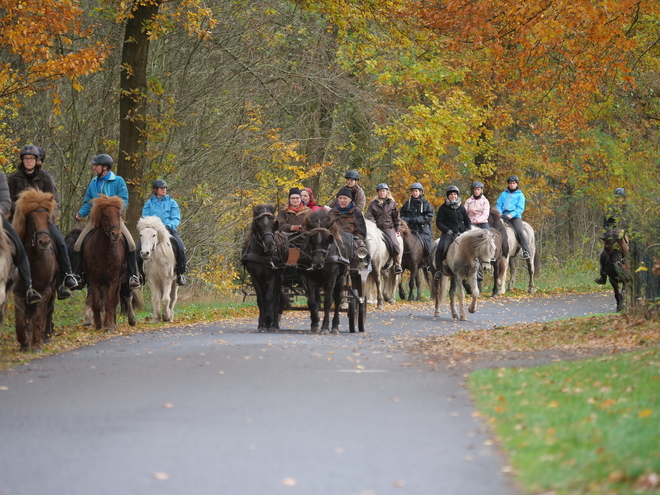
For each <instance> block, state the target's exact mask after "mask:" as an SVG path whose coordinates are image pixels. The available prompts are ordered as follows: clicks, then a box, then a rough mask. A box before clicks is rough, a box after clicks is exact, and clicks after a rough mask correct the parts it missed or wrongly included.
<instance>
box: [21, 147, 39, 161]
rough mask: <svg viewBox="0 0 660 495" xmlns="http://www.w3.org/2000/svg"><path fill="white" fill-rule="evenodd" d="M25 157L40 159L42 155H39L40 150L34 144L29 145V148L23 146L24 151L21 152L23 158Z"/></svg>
mask: <svg viewBox="0 0 660 495" xmlns="http://www.w3.org/2000/svg"><path fill="white" fill-rule="evenodd" d="M25 155H34V157H35V158H40V155H41V153H39V148H37V147H36V146H34V145H33V144H28V145H27V146H23V149H22V150H21V158H23V157H24V156H25Z"/></svg>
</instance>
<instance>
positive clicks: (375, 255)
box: [364, 218, 403, 309]
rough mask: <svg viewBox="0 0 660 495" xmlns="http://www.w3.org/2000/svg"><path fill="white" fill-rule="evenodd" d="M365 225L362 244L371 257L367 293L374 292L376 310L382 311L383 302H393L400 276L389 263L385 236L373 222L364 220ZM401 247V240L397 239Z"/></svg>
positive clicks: (392, 264)
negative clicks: (365, 229)
mask: <svg viewBox="0 0 660 495" xmlns="http://www.w3.org/2000/svg"><path fill="white" fill-rule="evenodd" d="M364 221H365V222H366V224H367V237H366V238H365V239H364V243H365V244H366V245H367V250H368V251H369V254H370V255H371V272H370V273H369V276H368V277H367V293H368V294H372V293H373V292H374V288H375V292H376V309H383V302H384V301H387V302H394V301H395V298H396V296H395V294H396V288H397V286H398V282H399V278H400V276H399V275H397V274H396V273H394V263H393V262H392V263H388V262H389V261H390V253H389V251H388V250H387V241H386V240H385V239H384V236H386V235H387V234H385V233H384V232H383V231H382V230H380V229H379V228H378V227H377V226H376V223H375V222H372V221H371V220H369V219H367V218H365V219H364ZM398 241H399V243H400V244H399V246H401V242H402V241H401V238H398ZM401 251H403V249H401Z"/></svg>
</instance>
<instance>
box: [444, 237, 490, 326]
mask: <svg viewBox="0 0 660 495" xmlns="http://www.w3.org/2000/svg"><path fill="white" fill-rule="evenodd" d="M437 246H438V241H436V243H435V244H434V246H433V251H432V257H431V259H432V260H433V263H434V264H435V251H436V249H437ZM495 251H496V245H495V235H494V234H493V233H492V232H490V231H489V230H486V229H479V228H472V229H470V230H468V231H467V232H465V233H463V234H461V235H460V236H458V237H457V238H456V240H455V241H454V242H452V243H451V245H450V246H449V250H448V251H447V257H446V261H447V265H446V266H445V265H444V264H443V267H442V268H441V269H442V274H443V277H442V282H441V283H440V281H439V280H435V281H434V282H435V283H434V284H433V293H434V294H433V295H434V296H435V316H440V305H441V304H442V303H443V302H444V297H445V293H446V292H447V285H448V282H449V283H450V286H449V304H450V307H451V316H452V318H453V319H455V320H457V319H459V317H460V319H461V320H467V316H466V314H465V294H464V292H463V288H464V287H466V288H469V290H468V293H469V294H471V295H472V302H471V303H470V307H469V308H468V310H469V311H470V313H474V312H476V311H477V298H478V297H479V285H478V284H477V271H478V270H479V266H480V265H481V267H482V268H483V269H490V260H491V259H493V258H494V257H495ZM434 268H436V269H437V267H434ZM438 286H440V287H438ZM457 291H458V302H459V307H460V314H459V312H458V311H457V310H456V299H455V298H456V292H457Z"/></svg>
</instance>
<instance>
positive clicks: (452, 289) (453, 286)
mask: <svg viewBox="0 0 660 495" xmlns="http://www.w3.org/2000/svg"><path fill="white" fill-rule="evenodd" d="M458 288H459V284H458V283H457V282H456V277H451V283H450V285H449V309H450V310H451V317H452V318H453V319H454V320H458V311H456V290H457V289H458ZM462 290H463V289H462V288H461V294H462Z"/></svg>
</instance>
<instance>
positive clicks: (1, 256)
mask: <svg viewBox="0 0 660 495" xmlns="http://www.w3.org/2000/svg"><path fill="white" fill-rule="evenodd" d="M14 250H15V247H14V243H13V242H12V241H11V239H10V238H9V236H8V235H7V233H6V232H5V229H3V228H2V226H1V225H0V328H2V326H3V325H4V324H5V311H6V310H7V299H8V298H9V294H11V291H12V289H13V287H14V258H13V256H14Z"/></svg>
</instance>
